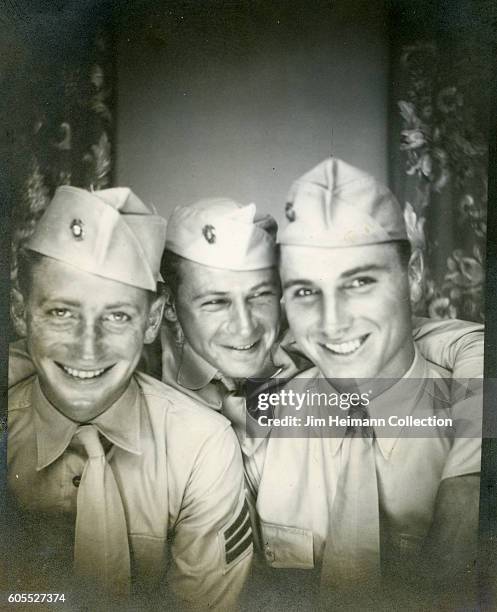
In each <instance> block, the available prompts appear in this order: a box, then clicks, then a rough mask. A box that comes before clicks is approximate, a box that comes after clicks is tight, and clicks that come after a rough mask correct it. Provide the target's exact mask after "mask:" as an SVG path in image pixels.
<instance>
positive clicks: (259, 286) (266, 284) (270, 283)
mask: <svg viewBox="0 0 497 612" xmlns="http://www.w3.org/2000/svg"><path fill="white" fill-rule="evenodd" d="M276 286H277V283H276V281H270V280H267V281H262V283H258V284H257V285H254V287H251V289H250V292H253V291H258V290H259V289H262V288H263V287H276Z"/></svg>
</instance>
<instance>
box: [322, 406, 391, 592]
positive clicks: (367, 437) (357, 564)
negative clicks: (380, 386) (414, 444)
mask: <svg viewBox="0 0 497 612" xmlns="http://www.w3.org/2000/svg"><path fill="white" fill-rule="evenodd" d="M358 408H359V411H357V410H356V411H355V412H354V413H351V412H349V415H350V416H351V417H352V418H360V419H361V420H362V419H364V418H367V411H366V409H365V408H364V407H358ZM379 579H380V520H379V501H378V482H377V477H376V465H375V455H374V433H373V431H372V428H371V427H368V426H361V425H359V426H355V427H349V429H348V430H347V431H346V434H345V437H344V439H343V442H342V447H341V464H340V471H339V474H338V484H337V490H336V495H335V499H334V502H333V506H332V509H331V516H330V522H329V528H328V535H327V538H326V545H325V550H324V554H323V564H322V570H321V587H322V592H323V594H325V593H330V592H332V591H338V592H340V591H342V592H346V591H349V592H353V593H356V594H360V593H362V594H364V592H367V591H368V589H375V588H376V586H377V585H378V583H379ZM330 589H332V591H330Z"/></svg>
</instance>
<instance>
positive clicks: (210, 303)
mask: <svg viewBox="0 0 497 612" xmlns="http://www.w3.org/2000/svg"><path fill="white" fill-rule="evenodd" d="M227 303H228V300H223V299H219V300H209V301H208V302H203V303H202V306H224V305H226V304H227Z"/></svg>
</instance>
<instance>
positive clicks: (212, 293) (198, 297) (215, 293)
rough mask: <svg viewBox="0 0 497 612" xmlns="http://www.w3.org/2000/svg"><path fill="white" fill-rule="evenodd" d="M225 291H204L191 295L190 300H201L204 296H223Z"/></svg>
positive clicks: (225, 293)
mask: <svg viewBox="0 0 497 612" xmlns="http://www.w3.org/2000/svg"><path fill="white" fill-rule="evenodd" d="M227 293H228V292H227V291H205V292H204V293H199V294H197V295H194V296H193V297H192V300H203V299H204V298H206V297H224V296H226V295H227Z"/></svg>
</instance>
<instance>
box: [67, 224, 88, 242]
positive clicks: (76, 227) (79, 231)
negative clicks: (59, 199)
mask: <svg viewBox="0 0 497 612" xmlns="http://www.w3.org/2000/svg"><path fill="white" fill-rule="evenodd" d="M70 229H71V232H72V235H73V236H74V238H76V240H83V238H84V235H85V231H84V224H83V221H81V219H73V220H72V222H71V225H70Z"/></svg>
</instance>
